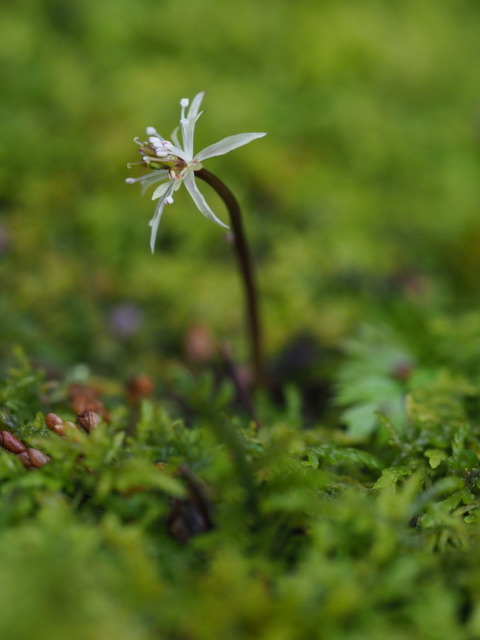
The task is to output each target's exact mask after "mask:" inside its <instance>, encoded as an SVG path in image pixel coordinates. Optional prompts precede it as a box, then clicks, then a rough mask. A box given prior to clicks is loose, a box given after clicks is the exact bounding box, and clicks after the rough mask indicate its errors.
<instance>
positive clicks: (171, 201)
mask: <svg viewBox="0 0 480 640" xmlns="http://www.w3.org/2000/svg"><path fill="white" fill-rule="evenodd" d="M164 202H165V204H173V198H172V196H167V197H166V198H165V200H164Z"/></svg>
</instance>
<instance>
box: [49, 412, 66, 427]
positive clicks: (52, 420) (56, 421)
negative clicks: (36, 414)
mask: <svg viewBox="0 0 480 640" xmlns="http://www.w3.org/2000/svg"><path fill="white" fill-rule="evenodd" d="M45 424H46V425H47V427H48V428H49V429H51V430H52V431H56V428H55V427H57V426H58V425H61V424H63V420H62V419H61V418H60V416H57V414H56V413H47V415H46V416H45Z"/></svg>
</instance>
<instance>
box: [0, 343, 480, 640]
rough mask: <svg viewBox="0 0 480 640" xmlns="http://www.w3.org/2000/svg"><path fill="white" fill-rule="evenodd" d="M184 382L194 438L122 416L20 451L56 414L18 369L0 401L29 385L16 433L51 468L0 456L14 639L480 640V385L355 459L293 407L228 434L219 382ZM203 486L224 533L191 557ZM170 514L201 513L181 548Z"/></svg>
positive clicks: (155, 407)
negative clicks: (197, 497)
mask: <svg viewBox="0 0 480 640" xmlns="http://www.w3.org/2000/svg"><path fill="white" fill-rule="evenodd" d="M365 335H368V332H367V334H365ZM369 340H370V338H368V340H367V343H369ZM360 342H361V340H360V339H359V343H360ZM387 342H388V341H387ZM390 347H391V352H393V351H394V349H393V344H391V345H390ZM358 349H359V351H361V349H360V347H358ZM387 351H388V350H387V349H386V343H385V352H387ZM371 362H372V361H371ZM345 366H346V367H347V368H348V367H349V366H350V363H349V362H347V363H346V364H345ZM364 366H365V367H366V364H365V365H364ZM372 369H373V370H374V371H378V366H377V363H372ZM173 379H174V380H175V383H176V395H177V396H178V397H180V398H181V399H182V402H183V403H184V404H185V406H187V407H189V408H190V409H191V410H192V413H189V414H188V422H189V424H188V425H187V424H186V423H185V419H184V418H183V417H182V416H181V415H180V414H178V410H175V409H173V408H172V409H170V410H168V409H167V408H166V407H167V404H168V403H167V404H166V402H165V401H166V400H167V399H168V398H165V401H162V402H158V401H157V400H154V399H151V400H148V401H144V402H143V404H142V406H141V410H140V412H137V413H135V410H134V409H132V408H130V409H129V408H128V407H122V406H121V401H120V399H117V401H116V402H117V404H118V406H117V409H116V410H115V412H114V418H113V420H112V422H111V423H110V424H106V423H101V424H100V425H99V426H98V427H97V428H96V429H94V430H93V431H92V433H91V434H90V435H87V434H83V433H81V432H80V431H78V430H77V429H73V427H72V428H68V427H66V436H65V437H63V438H62V437H59V436H57V435H56V434H53V433H50V432H49V433H48V434H47V435H45V433H44V429H43V427H42V425H41V422H40V418H35V419H34V420H33V421H32V420H31V421H30V423H29V424H30V427H29V430H28V431H27V430H23V431H22V429H23V427H24V426H25V425H24V424H23V421H24V420H25V418H22V417H21V415H22V414H25V415H26V413H28V411H27V408H29V409H30V414H33V413H34V412H35V411H38V410H40V411H41V413H40V415H43V413H45V412H46V411H47V409H48V408H47V407H46V406H45V405H43V404H42V402H44V401H45V398H46V395H45V393H44V392H45V389H46V386H48V385H46V383H42V382H41V378H39V377H38V376H36V375H34V373H33V372H32V369H31V368H30V367H29V366H28V365H27V364H26V363H25V362H24V364H23V368H22V369H21V370H20V369H19V368H14V369H12V370H11V375H10V376H9V377H8V378H6V379H5V381H4V382H3V384H2V388H1V389H0V392H1V393H2V394H3V395H2V398H4V399H5V398H7V397H8V393H9V391H8V390H11V389H12V388H14V387H15V388H16V389H19V390H21V389H26V388H29V385H32V384H33V383H32V381H33V380H35V385H34V388H35V389H36V392H35V393H34V394H32V389H31V388H30V391H29V393H30V395H29V396H28V395H26V396H24V397H23V400H22V402H23V403H24V404H25V406H20V405H18V406H19V408H18V412H17V413H14V412H13V413H12V415H13V416H14V418H15V421H16V423H17V426H15V427H14V426H13V425H11V426H10V428H11V429H13V430H14V431H15V433H16V434H17V435H20V434H22V436H23V438H24V440H25V442H26V444H27V445H29V446H35V447H37V448H40V449H42V450H43V451H44V452H46V453H48V455H49V456H50V458H51V460H50V462H49V463H47V464H46V465H44V466H43V467H41V468H40V469H38V470H35V471H27V470H26V469H24V468H23V467H22V465H21V464H20V462H19V461H18V460H17V459H16V458H15V456H14V455H13V454H11V453H9V452H7V451H5V450H2V452H1V453H0V479H1V481H0V514H1V515H0V540H1V544H2V549H3V553H2V554H1V556H0V573H1V575H2V585H3V586H2V598H1V603H2V604H1V606H0V610H1V611H0V613H1V615H0V633H1V635H2V637H8V638H12V639H13V640H17V639H18V640H24V639H25V638H27V637H31V636H33V635H35V637H38V638H40V639H43V638H45V639H46V638H53V639H56V638H58V639H59V640H60V638H62V637H65V636H66V635H67V633H68V636H69V637H73V638H77V637H78V638H82V639H83V638H92V639H93V638H96V637H98V635H99V634H100V635H101V636H105V637H119V638H124V637H125V638H134V639H135V638H139V639H140V638H142V640H143V639H149V638H152V640H153V638H158V637H162V638H163V637H165V638H189V639H191V640H203V639H205V640H207V639H208V638H212V637H226V638H232V639H237V638H238V639H239V640H241V639H245V640H247V639H250V638H256V639H257V638H261V639H262V638H265V639H266V640H267V639H270V638H284V639H285V640H289V639H290V638H291V639H292V640H293V639H294V638H295V639H297V638H305V639H306V638H311V637H318V629H320V628H321V630H322V638H326V639H327V640H330V639H332V640H336V639H337V638H338V639H340V638H342V639H343V638H351V639H352V640H356V639H357V638H379V639H380V638H385V637H392V638H399V639H403V638H407V637H415V636H417V637H422V638H424V637H425V638H429V637H431V638H437V637H442V634H444V633H448V634H449V635H450V636H451V637H455V638H466V639H470V638H472V639H473V638H475V637H476V636H477V635H478V633H479V632H480V627H479V622H478V620H479V615H478V611H477V605H476V602H477V601H478V598H479V597H480V583H479V582H478V577H477V576H478V570H477V568H478V564H477V562H478V561H480V557H479V555H478V549H479V548H480V545H479V542H480V539H479V534H478V521H477V512H478V506H479V500H480V467H479V465H478V458H477V455H476V454H477V452H478V451H480V433H479V430H478V427H477V424H478V419H473V417H472V414H471V408H470V405H469V403H468V399H469V398H471V396H472V394H473V393H474V388H473V387H472V385H471V384H470V385H469V384H467V382H466V380H465V379H463V380H462V379H460V378H457V379H454V378H447V377H446V375H445V374H443V375H440V376H439V377H437V378H436V379H435V378H433V377H432V378H431V379H430V380H429V381H428V382H425V377H424V378H423V379H424V382H423V383H422V384H420V383H416V384H415V385H414V384H413V383H412V382H411V381H410V382H409V383H408V384H409V385H410V389H405V391H404V393H405V397H406V403H405V406H406V410H405V415H404V417H403V427H402V428H401V429H398V428H397V426H396V425H395V424H394V423H393V422H392V421H391V420H389V419H388V417H386V416H384V417H383V418H382V419H381V420H380V421H379V423H378V425H377V431H376V432H372V433H370V434H369V435H366V434H363V435H362V440H361V441H360V440H359V434H358V433H357V434H356V435H355V441H356V444H354V440H352V436H351V435H349V434H348V432H344V431H342V429H340V428H338V427H336V428H332V427H327V426H325V427H322V426H321V425H317V426H316V427H315V428H312V429H305V428H302V426H301V424H300V423H299V413H298V402H297V400H295V397H294V396H295V394H294V393H293V390H290V391H289V397H290V399H289V403H290V408H289V411H288V412H287V413H286V414H283V416H282V415H280V416H279V418H278V419H274V418H272V417H270V418H269V422H268V423H267V422H263V417H262V416H260V420H261V422H262V424H261V426H260V427H256V426H255V425H254V424H253V423H249V422H248V421H245V420H244V419H241V418H240V417H238V416H233V415H232V414H231V408H230V404H229V402H228V398H229V397H231V396H230V394H229V393H227V392H221V391H220V392H219V393H218V396H217V398H218V399H217V400H216V401H212V400H213V398H214V397H215V393H216V390H215V386H212V381H211V378H210V376H208V375H207V376H206V377H205V376H203V375H201V376H197V377H195V376H193V375H192V374H188V373H186V372H182V371H181V370H179V369H178V370H177V371H176V372H175V375H174V376H173ZM39 380H40V382H39ZM195 382H196V384H195ZM382 392H383V391H382V389H381V388H380V395H379V397H380V400H381V399H382V395H381V394H382ZM21 397H22V395H21V393H20V392H19V398H21ZM26 398H28V401H27V400H26ZM209 399H210V402H209ZM4 401H5V400H4ZM112 401H113V402H115V401H114V399H113V398H112ZM265 406H266V405H265ZM295 406H296V407H297V409H295ZM172 407H174V405H172ZM11 409H12V408H11ZM132 411H133V412H134V413H132ZM172 412H173V414H175V413H177V414H178V415H177V416H175V415H172ZM268 413H270V415H273V412H272V411H271V409H270V410H269V411H268ZM132 420H133V422H132ZM25 424H27V422H25ZM159 463H160V466H158V465H159ZM187 468H188V472H187V471H186V469H187ZM192 478H195V480H192ZM192 482H195V483H200V482H201V484H202V486H203V489H202V492H204V494H205V497H204V498H203V499H204V500H206V501H207V502H208V503H209V507H208V508H209V509H210V510H211V514H212V523H213V527H206V528H203V529H201V530H200V531H197V535H194V536H193V537H190V538H189V539H188V540H187V541H180V540H179V539H178V537H177V534H176V532H178V526H179V523H183V524H185V523H186V522H187V521H186V520H184V519H185V518H188V517H193V515H194V514H195V513H197V518H198V511H196V509H198V508H199V506H198V503H195V502H192V500H193V498H192V496H193V494H192V486H193V485H192ZM175 501H180V502H177V504H183V505H189V506H188V508H189V509H190V511H189V512H187V511H183V512H182V511H180V512H178V511H177V512H176V515H175V518H177V521H176V527H177V528H175V527H174V525H173V524H172V523H173V522H174V520H172V518H173V516H172V513H174V508H173V505H174V504H175ZM179 513H180V515H179ZM187 513H189V514H190V516H187V515H186V514H187ZM178 519H180V520H178Z"/></svg>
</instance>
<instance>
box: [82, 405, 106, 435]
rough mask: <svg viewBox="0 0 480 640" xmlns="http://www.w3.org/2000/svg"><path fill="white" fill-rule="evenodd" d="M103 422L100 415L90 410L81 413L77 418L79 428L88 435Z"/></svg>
mask: <svg viewBox="0 0 480 640" xmlns="http://www.w3.org/2000/svg"><path fill="white" fill-rule="evenodd" d="M101 421H102V419H101V418H100V416H99V415H98V413H95V411H88V410H86V411H82V413H79V414H78V416H77V424H78V426H79V427H81V428H82V429H83V430H84V431H86V432H87V433H90V431H91V430H92V429H95V427H96V426H97V425H98V424H99V423H100V422H101Z"/></svg>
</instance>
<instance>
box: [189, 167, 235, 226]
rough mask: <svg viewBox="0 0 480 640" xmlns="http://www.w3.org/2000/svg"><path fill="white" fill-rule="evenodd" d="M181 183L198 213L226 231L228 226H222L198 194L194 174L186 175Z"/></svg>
mask: <svg viewBox="0 0 480 640" xmlns="http://www.w3.org/2000/svg"><path fill="white" fill-rule="evenodd" d="M183 182H184V184H185V186H186V188H187V191H188V193H189V194H190V195H191V197H192V200H193V201H194V203H195V204H196V206H197V208H198V210H199V211H200V213H203V215H204V216H205V217H206V218H208V219H209V220H211V221H212V222H216V223H217V224H219V225H220V226H221V227H225V229H228V225H226V224H224V223H223V222H222V221H221V220H219V219H218V218H217V216H216V215H215V214H214V213H213V211H212V210H211V209H210V207H209V206H208V204H207V202H206V200H205V198H204V197H203V195H202V194H201V193H200V191H199V189H198V187H197V185H196V183H195V177H194V174H193V173H188V174H187V175H186V177H185V179H184V181H183Z"/></svg>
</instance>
